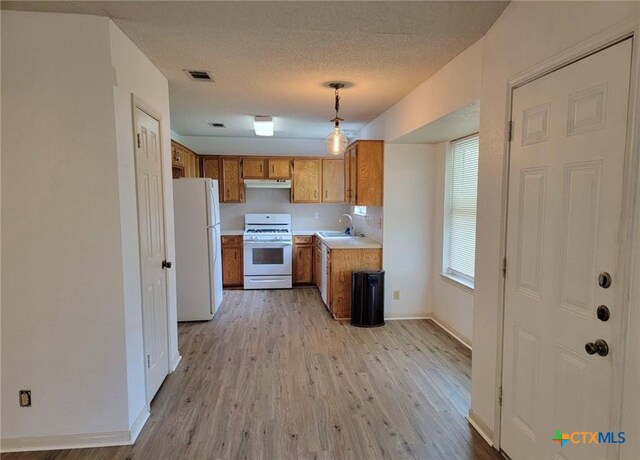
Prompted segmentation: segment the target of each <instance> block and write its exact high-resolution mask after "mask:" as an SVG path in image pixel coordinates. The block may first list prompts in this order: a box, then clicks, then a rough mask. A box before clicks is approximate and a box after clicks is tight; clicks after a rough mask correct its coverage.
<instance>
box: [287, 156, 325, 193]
mask: <svg viewBox="0 0 640 460" xmlns="http://www.w3.org/2000/svg"><path fill="white" fill-rule="evenodd" d="M321 185H322V160H304V159H298V158H296V159H294V160H293V179H292V183H291V201H292V202H294V203H320V201H321V198H320V196H321Z"/></svg>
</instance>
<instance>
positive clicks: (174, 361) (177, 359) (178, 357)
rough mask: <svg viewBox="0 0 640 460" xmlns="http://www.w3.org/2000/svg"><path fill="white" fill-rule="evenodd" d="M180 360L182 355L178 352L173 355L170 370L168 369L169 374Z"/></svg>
mask: <svg viewBox="0 0 640 460" xmlns="http://www.w3.org/2000/svg"><path fill="white" fill-rule="evenodd" d="M181 360H182V355H180V354H177V355H175V356H174V357H173V359H172V360H171V370H170V371H169V373H170V374H171V373H172V372H173V371H175V370H176V368H177V367H178V364H180V361H181Z"/></svg>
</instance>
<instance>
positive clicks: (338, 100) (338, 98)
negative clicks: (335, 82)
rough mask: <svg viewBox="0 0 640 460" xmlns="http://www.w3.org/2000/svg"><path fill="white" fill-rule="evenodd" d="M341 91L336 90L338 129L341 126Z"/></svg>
mask: <svg viewBox="0 0 640 460" xmlns="http://www.w3.org/2000/svg"><path fill="white" fill-rule="evenodd" d="M338 91H339V89H338V88H336V128H337V127H339V126H340V117H339V116H338V114H339V112H340V93H339V92H338Z"/></svg>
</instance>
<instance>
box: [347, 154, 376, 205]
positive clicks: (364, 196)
mask: <svg viewBox="0 0 640 460" xmlns="http://www.w3.org/2000/svg"><path fill="white" fill-rule="evenodd" d="M383 180H384V142H383V141H356V142H354V143H353V144H351V145H350V146H349V147H348V148H347V151H346V153H345V192H346V201H347V203H348V204H352V205H356V206H382V197H383Z"/></svg>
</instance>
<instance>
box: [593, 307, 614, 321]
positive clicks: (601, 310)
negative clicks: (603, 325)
mask: <svg viewBox="0 0 640 460" xmlns="http://www.w3.org/2000/svg"><path fill="white" fill-rule="evenodd" d="M596 315H598V319H599V320H600V321H609V318H610V317H611V312H610V311H609V307H607V306H606V305H600V306H599V307H598V309H597V310H596Z"/></svg>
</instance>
